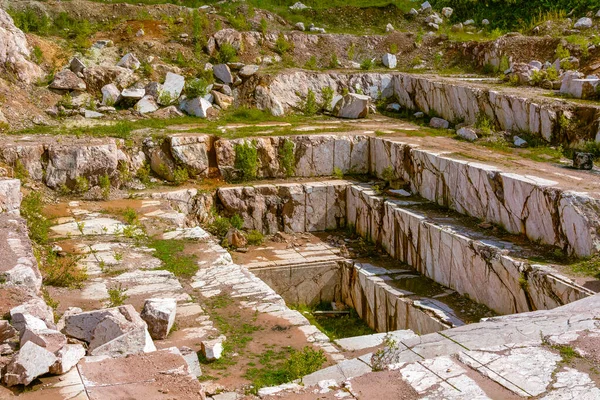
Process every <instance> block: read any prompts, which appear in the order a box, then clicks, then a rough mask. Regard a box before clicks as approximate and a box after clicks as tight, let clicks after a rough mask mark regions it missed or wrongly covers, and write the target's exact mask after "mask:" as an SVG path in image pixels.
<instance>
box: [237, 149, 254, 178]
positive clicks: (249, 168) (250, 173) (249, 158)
mask: <svg viewBox="0 0 600 400" xmlns="http://www.w3.org/2000/svg"><path fill="white" fill-rule="evenodd" d="M234 167H235V169H236V170H237V171H238V173H239V176H240V179H241V180H242V181H248V180H253V179H256V176H257V175H258V150H257V149H256V143H255V142H254V141H252V142H248V141H244V142H243V143H242V144H236V145H235V163H234Z"/></svg>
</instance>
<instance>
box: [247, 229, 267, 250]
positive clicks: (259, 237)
mask: <svg viewBox="0 0 600 400" xmlns="http://www.w3.org/2000/svg"><path fill="white" fill-rule="evenodd" d="M264 238H265V237H264V235H263V234H262V233H261V232H259V231H257V230H251V231H250V232H248V235H246V239H248V244H251V245H253V246H260V245H261V244H262V243H263V241H264Z"/></svg>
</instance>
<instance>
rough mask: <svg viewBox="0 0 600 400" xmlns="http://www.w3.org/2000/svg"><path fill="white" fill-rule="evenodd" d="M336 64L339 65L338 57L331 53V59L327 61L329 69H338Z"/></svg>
mask: <svg viewBox="0 0 600 400" xmlns="http://www.w3.org/2000/svg"><path fill="white" fill-rule="evenodd" d="M338 64H339V61H338V57H337V55H336V54H335V53H333V54H332V55H331V59H330V60H329V68H331V69H335V68H337V67H339V65H338Z"/></svg>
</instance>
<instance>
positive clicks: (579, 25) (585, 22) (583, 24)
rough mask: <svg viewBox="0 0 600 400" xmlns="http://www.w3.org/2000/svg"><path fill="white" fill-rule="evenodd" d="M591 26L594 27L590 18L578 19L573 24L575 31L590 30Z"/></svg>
mask: <svg viewBox="0 0 600 400" xmlns="http://www.w3.org/2000/svg"><path fill="white" fill-rule="evenodd" d="M593 25H594V22H593V21H592V19H591V18H588V17H583V18H579V19H578V20H577V22H575V25H573V27H574V28H575V29H588V28H591V27H592V26H593Z"/></svg>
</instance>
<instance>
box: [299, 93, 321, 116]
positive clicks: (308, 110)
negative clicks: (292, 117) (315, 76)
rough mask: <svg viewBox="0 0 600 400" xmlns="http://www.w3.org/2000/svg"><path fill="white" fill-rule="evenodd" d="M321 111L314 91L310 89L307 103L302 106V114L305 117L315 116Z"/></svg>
mask: <svg viewBox="0 0 600 400" xmlns="http://www.w3.org/2000/svg"><path fill="white" fill-rule="evenodd" d="M318 111H319V105H318V104H317V97H316V95H315V92H313V91H312V89H308V93H307V94H306V101H305V102H304V104H303V105H302V112H303V113H304V115H309V116H312V115H315V114H316V113H317V112H318Z"/></svg>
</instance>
